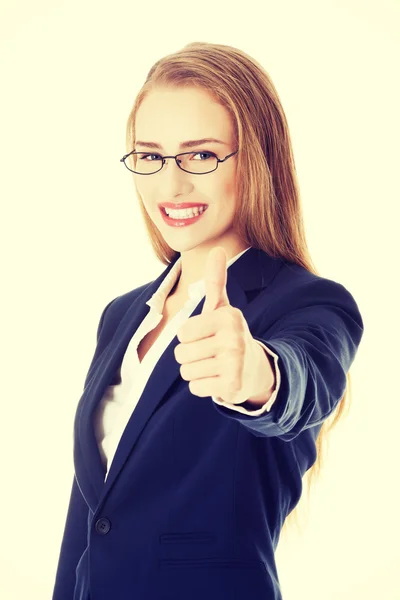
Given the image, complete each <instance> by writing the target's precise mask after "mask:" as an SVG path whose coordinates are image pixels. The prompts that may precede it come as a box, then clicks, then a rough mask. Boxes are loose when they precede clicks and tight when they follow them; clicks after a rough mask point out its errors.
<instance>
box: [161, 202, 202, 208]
mask: <svg viewBox="0 0 400 600" xmlns="http://www.w3.org/2000/svg"><path fill="white" fill-rule="evenodd" d="M158 206H159V207H160V208H172V209H173V210H183V209H184V208H194V207H195V206H199V207H200V206H204V207H206V206H208V204H196V203H193V202H160V204H159V205H158Z"/></svg>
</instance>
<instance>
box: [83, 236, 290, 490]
mask: <svg viewBox="0 0 400 600" xmlns="http://www.w3.org/2000/svg"><path fill="white" fill-rule="evenodd" d="M249 248H250V246H249ZM249 248H246V250H243V252H240V253H239V254H237V255H236V256H234V257H233V258H231V260H229V262H228V263H227V267H229V266H230V265H231V264H232V263H234V262H235V261H236V260H237V259H238V258H239V257H240V256H241V255H242V254H244V253H245V252H247V250H249ZM180 272H181V258H178V260H177V261H176V263H175V264H174V266H173V267H172V269H171V270H170V272H169V273H168V274H167V276H166V277H165V278H164V280H163V281H162V282H161V285H160V286H159V288H158V289H157V290H156V292H155V293H154V294H153V296H152V297H151V298H150V300H148V301H147V303H146V304H148V305H149V306H150V309H151V310H150V311H149V312H148V314H147V315H146V317H145V318H144V319H143V321H142V323H141V324H140V325H139V327H138V329H137V330H136V332H135V333H134V334H133V336H132V338H131V341H130V342H129V345H128V347H127V349H126V351H125V355H124V358H123V360H122V364H121V368H120V373H119V374H120V383H118V384H116V385H110V386H108V387H107V389H106V391H105V393H104V395H103V397H102V399H101V400H100V402H99V403H98V406H97V407H96V409H95V411H94V421H93V424H94V430H95V436H96V440H97V443H98V446H99V452H100V455H101V458H102V460H103V464H104V466H105V468H106V470H107V472H106V475H105V479H104V480H106V479H107V475H108V473H109V471H110V466H111V462H112V459H113V457H114V455H115V452H116V450H117V446H118V443H119V440H120V439H121V436H122V434H123V432H124V429H125V427H126V425H127V423H128V421H129V419H130V416H131V414H132V412H133V411H134V409H135V406H136V405H137V403H138V401H139V398H140V396H141V394H142V392H143V390H144V388H145V386H146V383H147V380H148V379H149V377H150V375H151V373H152V371H153V369H154V367H155V366H156V364H157V361H158V359H159V358H160V356H161V355H162V354H163V352H164V350H165V349H166V348H167V346H168V345H169V344H170V343H171V341H172V339H173V338H174V337H175V336H176V334H177V331H178V329H179V327H180V326H181V324H182V323H183V322H184V321H185V320H186V319H188V317H189V316H190V315H191V313H192V312H193V311H194V309H195V308H196V306H197V305H198V303H199V302H200V301H201V300H202V298H203V297H204V295H205V288H204V279H200V280H198V281H196V282H194V283H192V284H190V285H189V288H188V294H189V299H188V300H187V302H186V304H185V305H184V307H183V308H182V309H181V310H180V311H179V312H178V313H177V314H176V315H175V316H174V317H173V318H172V319H171V320H170V321H169V323H168V324H167V325H166V326H165V327H164V329H163V330H162V332H161V334H160V335H159V336H158V338H157V340H156V341H155V342H154V344H153V345H152V346H151V348H150V349H149V350H148V352H147V353H146V355H145V356H144V358H143V360H142V362H140V361H139V358H138V354H137V349H138V346H139V344H140V342H141V340H142V339H143V338H144V336H145V335H146V334H147V333H148V332H149V331H151V330H152V329H154V328H155V327H157V325H158V324H159V323H160V321H161V319H162V317H163V309H164V303H165V300H166V298H167V297H168V295H169V292H170V291H171V289H172V288H173V287H174V285H175V283H176V281H177V279H178V278H179V276H180ZM256 341H257V342H258V343H259V344H260V345H261V347H262V348H264V350H265V351H266V352H267V353H268V354H270V355H271V356H273V357H274V365H275V381H276V384H275V389H274V391H273V393H272V395H271V397H270V399H269V400H268V402H266V403H265V404H264V405H262V406H261V407H260V408H258V409H256V410H251V411H249V410H247V409H245V408H244V407H243V406H240V404H231V403H228V402H224V401H223V400H222V399H221V398H215V397H214V396H211V398H212V400H213V401H214V402H216V403H217V404H220V405H222V406H226V407H227V408H230V409H232V410H236V411H238V412H241V413H243V414H246V415H250V416H254V417H257V416H259V415H261V414H263V413H264V412H265V411H270V410H271V406H272V404H273V402H274V401H275V399H276V396H277V394H278V391H279V387H280V380H281V377H280V372H279V367H278V358H279V357H278V356H277V354H275V353H274V352H273V351H272V350H270V348H268V347H267V346H265V344H263V343H261V342H260V341H259V340H256Z"/></svg>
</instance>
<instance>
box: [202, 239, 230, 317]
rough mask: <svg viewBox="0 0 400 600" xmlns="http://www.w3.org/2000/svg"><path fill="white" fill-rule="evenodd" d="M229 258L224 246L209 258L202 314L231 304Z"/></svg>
mask: <svg viewBox="0 0 400 600" xmlns="http://www.w3.org/2000/svg"><path fill="white" fill-rule="evenodd" d="M226 265H227V257H226V253H225V250H224V249H223V248H222V246H217V247H215V248H213V249H212V250H211V251H210V252H209V254H208V257H207V262H206V268H205V275H204V282H205V301H204V306H203V310H202V313H204V312H212V311H213V310H216V309H217V308H220V307H221V306H228V305H229V304H230V302H229V298H228V294H227V291H226V280H227V267H226Z"/></svg>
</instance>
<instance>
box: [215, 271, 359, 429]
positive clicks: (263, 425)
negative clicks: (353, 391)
mask: <svg viewBox="0 0 400 600" xmlns="http://www.w3.org/2000/svg"><path fill="white" fill-rule="evenodd" d="M280 301H281V300H280ZM281 302H282V301H281ZM285 304H287V306H288V307H289V309H288V311H287V312H286V313H285V314H284V315H283V316H282V317H281V318H279V319H278V320H277V321H275V322H273V323H272V324H271V323H268V325H267V326H265V328H264V329H263V328H262V327H261V325H260V326H259V327H258V332H257V333H256V334H254V333H252V335H253V337H254V339H256V340H258V341H259V342H261V343H263V344H265V345H266V346H268V347H269V348H270V349H271V350H272V351H273V352H275V353H276V355H277V356H278V357H279V370H280V376H281V381H280V388H279V398H277V401H276V402H275V403H274V406H273V407H272V408H271V410H270V411H264V412H262V414H260V415H259V416H251V415H248V414H240V413H239V412H238V411H237V410H235V411H234V410H231V409H229V408H227V407H226V406H223V405H219V404H217V403H215V402H214V404H213V405H214V408H215V410H217V411H218V412H219V413H220V414H222V415H224V416H225V417H227V418H230V419H236V420H238V421H239V422H240V423H242V424H243V425H244V426H245V427H246V428H247V429H249V430H250V431H251V432H252V433H253V434H254V435H256V436H258V437H263V436H266V437H274V436H276V437H279V438H281V439H282V440H284V441H290V440H292V439H294V438H295V437H297V436H298V435H299V434H300V433H301V432H302V431H303V430H305V429H308V428H310V427H313V426H314V425H318V424H321V423H322V422H323V421H324V420H325V419H326V418H327V417H328V416H329V415H330V414H331V413H332V412H333V411H334V410H335V408H336V407H337V404H338V402H339V400H340V399H341V397H342V396H343V393H344V390H345V388H346V384H347V380H346V375H347V372H348V370H349V369H350V366H351V364H352V362H353V360H354V358H355V355H356V352H357V348H358V345H359V343H360V341H361V338H362V335H363V321H362V318H361V314H360V312H359V310H358V307H357V304H356V302H355V300H354V299H353V297H352V296H351V294H350V293H349V292H348V291H347V290H346V289H345V288H344V287H343V286H342V285H340V284H338V283H336V282H333V281H331V280H327V279H323V278H318V279H316V280H313V281H310V282H307V284H306V285H303V286H302V287H301V288H299V289H298V290H296V294H293V293H292V294H290V296H289V299H288V300H287V301H286V302H285ZM265 321H267V322H268V320H267V317H265Z"/></svg>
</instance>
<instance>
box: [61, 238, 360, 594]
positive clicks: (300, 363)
mask: <svg viewBox="0 0 400 600" xmlns="http://www.w3.org/2000/svg"><path fill="white" fill-rule="evenodd" d="M172 266H173V263H171V264H170V265H168V266H167V267H166V269H165V270H164V271H163V272H162V273H161V275H160V276H159V277H158V278H157V279H156V280H155V281H153V282H151V283H148V284H146V285H142V286H140V287H138V288H136V289H134V290H132V291H130V292H128V293H126V294H123V295H121V296H119V297H117V298H116V299H114V300H113V301H111V302H110V303H109V304H108V305H107V306H106V308H105V309H104V311H103V313H102V315H101V318H100V322H99V326H98V332H97V345H96V349H95V352H94V356H93V359H92V362H91V364H90V368H89V371H88V373H87V377H86V380H85V384H84V391H83V394H82V396H81V398H80V400H79V403H78V406H77V410H76V416H75V421H74V465H75V475H74V479H73V485H72V492H71V498H70V504H69V508H68V514H67V519H66V524H65V530H64V535H63V539H62V544H61V550H60V556H59V563H58V568H57V573H56V579H55V586H54V592H53V600H89V599H91V600H204V599H205V598H207V600H217V599H218V600H221V599H223V600H249V599H250V598H251V599H252V600H257V599H259V600H261V599H262V600H279V599H281V598H282V596H281V591H280V585H279V578H278V574H277V570H276V564H275V559H274V551H275V549H276V546H277V544H278V540H279V534H280V530H281V527H282V525H283V522H284V520H285V517H286V516H287V514H288V513H289V512H290V511H291V510H292V509H293V508H294V507H295V505H296V504H297V502H298V501H299V498H300V495H301V492H302V476H303V475H304V473H305V472H306V471H307V470H308V469H309V468H310V467H311V466H312V465H313V463H314V462H315V459H316V445H315V441H316V438H317V436H318V433H319V431H320V428H321V426H322V423H323V421H324V420H325V419H326V418H327V417H328V416H329V415H330V414H331V413H332V411H333V410H335V408H336V406H337V404H338V401H339V400H340V398H341V397H342V395H343V392H344V390H345V386H346V373H347V372H348V370H349V368H350V365H351V364H352V362H353V360H354V358H355V355H356V352H357V347H358V345H359V343H360V340H361V337H362V335H363V321H362V318H361V315H360V312H359V309H358V306H357V304H356V302H355V300H354V298H353V296H352V295H351V294H350V293H349V291H347V289H346V288H345V287H343V286H342V285H341V284H339V283H337V282H335V281H332V280H329V279H326V278H323V277H319V276H316V275H314V274H312V273H310V272H308V271H307V270H306V269H304V268H303V267H300V266H298V265H296V264H293V263H291V262H288V261H286V260H283V259H281V258H273V257H271V256H269V255H268V254H267V253H265V252H263V251H262V250H258V249H255V248H250V249H249V250H248V251H247V252H245V253H244V254H243V255H242V256H241V257H239V259H238V260H236V262H234V263H233V264H232V265H231V266H230V267H229V268H228V277H227V292H228V297H229V300H230V302H231V304H232V306H236V307H238V308H239V309H240V310H241V311H242V312H243V315H244V317H245V318H246V321H247V323H248V325H249V329H250V331H251V334H252V335H253V337H254V338H255V339H258V340H260V341H262V342H264V343H265V344H266V345H267V346H269V347H270V348H271V349H272V350H273V351H274V352H276V353H277V355H278V356H279V367H280V371H281V387H280V390H279V393H278V396H277V399H276V401H275V403H274V404H273V406H272V408H271V411H270V412H266V413H264V414H263V415H261V416H258V417H253V416H249V415H244V414H241V413H239V412H237V411H233V410H231V409H229V408H226V407H223V406H219V405H217V404H216V403H215V402H213V401H212V399H211V398H199V397H197V396H193V395H192V394H191V393H190V390H189V387H188V382H187V381H185V380H183V379H182V378H181V376H180V370H179V369H180V365H179V364H178V363H177V361H176V360H175V356H174V348H175V346H176V345H177V344H178V343H179V341H178V338H177V337H174V339H173V340H172V341H171V343H170V344H169V345H168V347H167V348H166V349H165V352H164V353H163V354H162V356H161V358H160V359H159V361H158V363H157V364H156V366H155V368H154V370H153V372H152V374H151V376H150V377H149V380H148V382H147V384H146V386H145V388H144V390H143V393H142V395H141V397H140V400H139V402H138V404H137V406H136V408H135V409H134V411H133V413H132V415H131V417H130V419H129V422H128V424H127V426H126V428H125V430H124V432H123V435H122V437H121V440H120V443H119V445H118V448H117V451H116V454H115V456H114V459H113V461H112V465H111V469H110V472H109V475H108V477H107V480H106V482H104V477H105V468H104V466H103V463H102V461H101V458H100V453H99V450H98V447H97V443H96V439H95V434H94V428H93V411H94V409H95V407H96V405H97V403H98V402H99V401H100V399H101V398H102V396H103V394H104V392H105V390H106V387H107V386H108V385H112V384H113V383H115V381H116V380H115V378H116V376H117V373H118V370H119V367H120V365H121V362H122V359H123V356H124V353H125V350H126V348H127V346H128V343H129V341H130V339H131V337H132V335H133V333H134V332H135V331H136V329H137V328H138V326H139V325H140V323H141V322H142V321H143V319H144V318H145V316H146V314H147V312H148V311H149V310H150V309H149V306H148V305H146V301H147V300H148V299H149V298H150V297H151V296H152V294H153V293H154V292H155V290H156V289H157V288H158V287H159V285H160V284H161V281H162V280H163V279H164V277H165V276H166V275H167V273H168V272H169V271H170V269H171V268H172ZM203 304H204V298H203V300H202V301H201V302H200V303H199V304H198V305H197V307H196V308H195V310H194V311H193V313H192V315H198V314H200V313H201V310H202V307H203Z"/></svg>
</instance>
